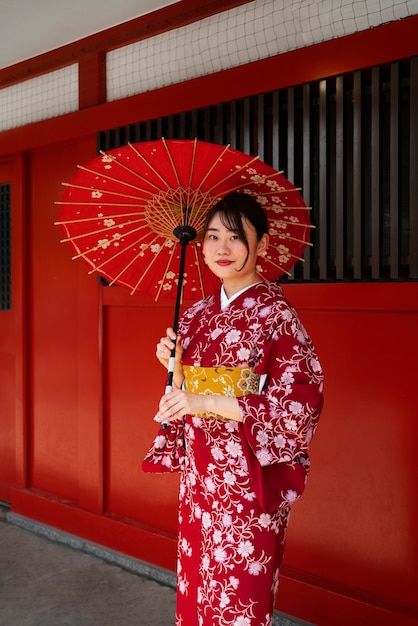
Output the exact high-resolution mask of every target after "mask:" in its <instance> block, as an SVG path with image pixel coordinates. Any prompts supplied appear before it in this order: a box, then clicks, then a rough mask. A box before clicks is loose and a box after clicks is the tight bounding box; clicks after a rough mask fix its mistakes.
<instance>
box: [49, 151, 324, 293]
mask: <svg viewBox="0 0 418 626" xmlns="http://www.w3.org/2000/svg"><path fill="white" fill-rule="evenodd" d="M63 185H64V186H65V190H64V193H63V195H62V198H61V200H60V201H59V202H57V204H58V205H59V217H58V221H57V222H56V223H57V224H59V225H60V226H61V227H62V228H63V230H64V233H65V236H64V238H63V239H62V241H63V242H68V243H69V244H71V246H72V247H73V250H74V252H75V254H74V256H73V259H77V258H81V259H83V260H84V261H86V262H87V264H88V265H89V266H90V273H93V272H97V273H98V274H100V275H102V276H104V277H105V278H106V279H107V280H108V281H109V282H110V283H111V284H113V283H118V284H121V285H125V286H127V287H129V289H130V290H131V293H135V292H138V293H149V294H152V295H153V296H154V298H155V299H156V300H157V299H158V298H160V297H167V296H168V297H174V295H175V294H176V291H177V287H178V283H179V263H180V260H181V259H180V257H181V249H184V248H185V246H178V245H176V244H178V242H179V240H181V237H183V241H182V243H183V244H187V243H189V242H191V245H190V248H191V249H190V252H189V261H188V263H187V266H186V267H185V269H184V282H183V285H182V290H183V291H182V293H183V298H185V299H192V300H197V299H198V298H200V297H204V296H205V295H206V294H207V293H210V292H212V291H213V290H214V288H215V287H217V286H218V285H219V282H218V280H217V279H216V278H215V277H214V276H213V275H212V274H211V272H210V271H208V270H206V269H205V265H204V262H203V258H202V254H201V239H202V234H203V227H204V223H205V216H206V213H207V211H208V210H209V209H210V208H211V207H212V206H213V205H214V204H215V203H216V202H217V201H218V200H219V199H220V198H222V197H224V196H225V195H226V194H227V193H229V192H230V191H240V192H244V193H248V194H250V195H251V196H253V197H254V198H255V199H256V200H257V201H258V202H259V203H260V204H261V205H262V206H263V208H264V209H265V211H266V213H267V217H268V219H269V234H270V245H269V248H268V250H267V254H266V256H265V257H263V258H260V261H259V266H258V267H257V269H258V271H259V273H260V274H261V275H262V276H263V277H265V278H266V279H276V278H278V277H280V276H281V275H283V274H285V273H289V270H290V268H291V267H292V266H293V265H294V263H296V262H297V261H298V260H300V259H301V257H302V254H303V250H304V248H305V246H306V245H309V244H308V240H309V234H310V229H311V228H312V226H311V224H310V221H309V212H308V207H306V206H305V203H304V201H303V199H302V197H301V195H300V193H299V190H298V189H297V188H296V187H294V185H293V184H292V183H290V182H289V181H288V180H287V179H286V178H285V177H284V176H283V175H282V173H281V172H277V171H276V170H274V169H273V168H271V167H270V166H269V165H267V164H265V163H263V162H262V161H260V159H259V157H251V156H249V155H247V154H244V153H242V152H239V151H237V150H234V149H232V148H231V147H230V146H220V145H217V144H212V143H208V142H204V141H198V140H197V139H195V140H167V141H166V140H164V139H162V140H158V141H148V142H141V143H135V144H128V145H126V146H123V147H121V148H116V149H114V150H111V151H109V152H107V153H101V155H100V156H98V157H96V158H95V159H93V160H92V161H90V162H89V163H87V164H86V165H79V166H78V171H77V173H76V174H75V175H74V177H73V178H72V179H71V180H70V181H69V182H67V183H63ZM179 226H183V227H187V228H188V229H189V230H188V231H187V229H186V231H187V232H186V235H185V231H184V229H183V231H181V232H180V231H179V230H178V228H179ZM180 230H181V229H180ZM184 237H186V239H187V241H185V240H184ZM183 263H184V259H183ZM180 273H181V272H180ZM180 282H181V279H180Z"/></svg>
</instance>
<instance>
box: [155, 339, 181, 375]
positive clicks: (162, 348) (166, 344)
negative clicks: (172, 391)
mask: <svg viewBox="0 0 418 626" xmlns="http://www.w3.org/2000/svg"><path fill="white" fill-rule="evenodd" d="M174 346H176V363H175V368H174V380H175V381H176V384H177V385H178V386H179V387H180V386H181V384H182V382H183V367H182V364H181V357H182V354H183V348H182V346H181V344H180V342H178V341H177V342H176V335H175V333H174V330H173V329H172V328H167V331H166V336H165V337H161V339H160V341H159V342H158V343H157V349H156V352H155V354H156V356H157V359H158V360H159V362H160V363H161V364H162V365H163V366H164V367H165V368H166V369H168V360H169V358H170V354H171V351H172V350H173V348H174Z"/></svg>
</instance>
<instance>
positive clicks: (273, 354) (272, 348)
mask: <svg viewBox="0 0 418 626" xmlns="http://www.w3.org/2000/svg"><path fill="white" fill-rule="evenodd" d="M272 327H273V329H274V330H273V331H272V332H271V333H270V336H269V337H268V339H267V341H266V343H265V345H264V346H263V357H262V359H261V361H260V363H259V365H258V366H257V368H256V371H257V372H258V373H259V374H267V379H266V383H265V385H264V388H263V390H262V391H261V393H259V394H254V393H252V394H248V395H245V396H242V397H240V398H238V404H239V408H240V413H241V418H242V422H243V430H244V434H245V438H246V439H247V441H248V443H249V446H250V448H251V449H252V451H253V453H254V455H255V456H256V457H257V459H258V461H259V463H260V465H261V466H267V465H272V464H275V463H287V464H291V465H293V464H294V463H304V460H305V459H307V456H308V455H307V451H308V446H309V443H310V441H311V439H312V436H313V433H314V431H315V428H316V425H317V422H318V418H319V414H320V411H321V408H322V404H323V397H322V389H323V375H322V370H321V366H320V364H319V361H318V358H317V356H316V353H315V351H314V348H313V346H312V343H311V340H310V338H309V337H308V335H307V334H306V331H305V329H304V328H303V326H302V324H301V323H300V321H299V319H298V317H297V315H296V313H295V312H294V311H293V309H291V308H290V307H288V308H285V309H281V310H280V311H279V312H278V313H277V315H276V317H275V319H274V323H273V324H272Z"/></svg>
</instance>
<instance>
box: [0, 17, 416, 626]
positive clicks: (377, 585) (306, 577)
mask: <svg viewBox="0 0 418 626" xmlns="http://www.w3.org/2000/svg"><path fill="white" fill-rule="evenodd" d="M390 27H391V29H393V25H391V26H390ZM404 28H406V27H404ZM408 28H410V23H408ZM375 30H378V29H375ZM397 32H398V35H397V37H398V39H397V40H396V39H395V41H394V40H393V37H392V39H391V40H390V41H391V43H390V46H392V48H391V51H390V53H391V54H392V55H393V56H392V58H397V57H396V56H395V52H394V50H396V49H402V50H404V48H402V46H406V47H408V46H411V42H410V41H408V42H407V44H404V42H403V40H404V39H405V37H404V35H405V32H407V31H403V30H402V28H401V27H400V26H398V31H397ZM408 32H409V31H408ZM363 35H364V34H363ZM363 35H362V36H363ZM392 35H393V31H392ZM373 36H375V35H373ZM348 39H350V38H348ZM384 40H385V39H384V38H382V41H384ZM350 41H352V40H351V39H350ZM386 41H387V40H386ZM336 45H337V44H336V43H335V42H334V43H333V44H332V50H333V51H334V53H335V50H337V51H338V46H337V47H335V46H336ZM382 45H383V44H382ZM415 45H416V44H415ZM390 46H389V47H390ZM370 47H371V49H372V52H371V53H370V54H371V55H372V57H373V59H374V58H375V56H376V54H377V53H376V46H374V47H373V46H370ZM315 49H316V50H317V51H318V50H319V52H318V55H317V56H315V50H313V49H310V51H309V55H310V57H309V58H310V60H311V64H310V65H309V72H310V75H311V74H312V75H313V74H315V71H316V72H317V74H316V77H318V76H321V75H322V76H323V75H325V73H323V74H319V72H324V65H323V63H322V61H321V59H325V55H324V48H323V47H315ZM408 49H409V48H408ZM295 54H296V56H295V57H293V58H294V59H296V58H299V57H298V55H300V51H299V52H297V53H295ZM388 54H389V53H388V46H387V45H386V46H384V51H382V55H383V56H384V55H386V56H387V55H388ZM373 55H374V56H373ZM400 56H401V55H400ZM286 57H287V59H286V60H285V61H286V67H287V62H288V58H289V57H288V56H287V55H286ZM306 58H307V57H306V55H305V59H306ZM339 58H340V60H341V64H342V66H344V67H346V65H344V63H347V62H348V61H347V58H348V52H347V50H346V48H344V46H343V45H342V44H340V57H339ZM382 58H383V57H382ZM315 60H316V61H317V63H315ZM366 61H367V59H366ZM356 62H357V60H356ZM373 62H374V61H373ZM282 63H284V61H283V59H281V58H280V57H277V58H276V59H275V60H271V59H270V60H268V61H267V62H266V63H265V64H264V65H263V64H261V65H260V64H254V65H255V66H256V67H255V68H254V69H253V74H252V76H253V77H254V81H253V82H251V81H250V80H249V78H248V77H249V76H250V74H249V73H248V72H249V71H250V69H251V67H250V68H248V67H247V68H246V73H247V81H246V87H248V85H249V83H251V89H254V90H255V89H258V90H262V89H269V88H271V86H272V81H273V78H272V73H271V67H272V65H273V66H274V67H275V72H274V76H277V75H281V76H282V75H283V74H282V73H281V71H280V70H281V68H283V67H284V66H283V65H282ZM321 63H322V65H321ZM333 63H334V66H335V68H336V69H337V71H340V70H339V66H338V58H335V57H334V59H333ZM364 64H367V63H366V62H365V63H364ZM262 67H264V73H263V72H261V73H260V68H262ZM315 68H316V69H315ZM318 68H319V69H318ZM351 69H353V68H352V67H351ZM241 72H242V69H239V70H237V72H236V73H235V74H234V72H231V71H230V72H227V73H225V76H224V75H220V76H218V87H219V86H220V87H219V89H220V90H221V94H222V96H225V99H228V98H230V97H238V96H239V94H240V93H241V91H242V89H243V87H242V85H241V84H239V80H238V78H237V77H239V76H240V75H241V74H240V73H241ZM234 76H235V79H233V77H234ZM306 79H307V78H306ZM215 80H216V77H213V76H212V77H208V78H207V79H199V86H200V88H199V90H198V92H196V90H195V86H196V81H191V82H190V84H189V85H182V86H180V87H177V88H175V87H172V88H168V89H167V91H166V92H165V93H166V95H167V94H169V95H170V98H171V99H170V100H169V99H167V98H165V99H164V101H163V102H162V101H161V99H160V98H159V95H161V94H157V95H155V94H145V95H144V96H138V97H134V98H130V99H126V100H124V101H122V102H116V103H112V104H109V105H105V104H102V105H97V106H92V107H90V108H87V109H85V110H84V111H81V112H79V113H76V114H72V115H70V116H64V117H63V118H60V119H58V120H48V121H46V122H42V123H39V124H35V125H32V126H30V127H28V128H24V129H15V130H13V131H9V132H6V133H3V134H0V154H2V153H3V154H7V153H9V156H7V158H6V157H4V160H3V161H0V182H6V181H8V182H11V184H12V210H13V294H14V306H13V310H12V311H5V312H0V364H1V365H0V385H1V394H0V499H4V500H7V501H9V502H10V503H11V506H12V509H13V510H14V511H15V512H17V513H21V514H23V515H27V516H29V517H32V518H35V519H38V520H41V521H43V522H45V523H48V524H52V525H55V526H57V527H59V528H61V529H64V530H67V531H69V532H72V533H75V534H79V535H81V536H83V537H86V538H89V539H91V540H93V541H96V542H98V543H102V544H104V545H107V546H109V547H111V548H115V549H117V550H121V551H124V552H126V553H128V554H131V555H133V556H136V557H139V558H141V559H144V560H148V561H150V562H152V563H155V564H158V565H161V566H164V567H167V568H170V569H173V568H174V560H175V535H176V502H177V495H176V489H177V477H176V476H169V475H165V476H155V475H146V474H143V473H142V472H141V471H140V462H141V459H142V457H143V455H144V452H145V450H146V449H147V447H148V446H149V444H150V442H151V439H152V437H153V434H154V432H155V430H156V427H155V423H154V422H153V421H152V417H153V415H154V413H155V410H156V406H157V402H158V398H159V395H160V394H161V390H162V388H163V386H164V374H163V372H162V370H161V369H160V367H159V366H158V365H157V364H156V362H155V359H154V356H153V355H154V347H155V342H156V340H157V338H158V337H159V336H160V335H161V332H162V331H163V329H164V328H165V327H166V326H167V323H168V322H169V321H170V320H171V305H170V304H166V303H164V304H158V305H156V304H155V303H153V302H152V301H151V300H150V299H148V298H146V297H143V296H142V297H141V296H134V297H131V296H130V295H129V293H128V292H125V291H124V290H123V289H121V288H103V287H101V286H100V285H99V283H97V281H96V280H95V279H94V277H91V276H88V275H87V270H86V269H85V268H84V266H83V265H81V264H79V263H74V262H72V261H71V259H70V256H71V255H70V251H69V250H68V249H67V248H65V247H64V246H63V245H62V244H60V243H59V231H58V230H57V228H56V227H54V225H53V221H54V218H55V209H54V204H53V202H54V200H56V199H57V198H58V196H59V194H60V182H61V181H63V180H67V179H68V178H69V177H70V176H71V174H72V173H73V171H74V166H75V164H76V163H80V162H84V161H87V160H89V159H90V158H91V157H92V156H94V154H95V150H96V147H95V132H96V130H98V129H99V128H105V127H106V126H112V125H113V126H116V125H118V124H123V123H126V120H129V121H133V120H135V119H136V118H137V117H138V110H141V115H142V116H143V118H144V119H146V116H147V115H148V116H151V114H152V115H160V114H164V113H169V112H172V111H174V110H181V107H182V106H183V103H185V102H187V107H186V108H192V107H194V106H200V103H201V102H203V101H204V100H205V99H206V103H209V102H210V101H211V99H212V98H213V90H212V85H213V83H214V81H215ZM303 80H305V79H303ZM276 83H277V81H276ZM276 83H275V84H274V85H273V86H278V85H277V84H276ZM254 85H255V86H254ZM262 85H264V87H261V86H262ZM222 89H223V91H222ZM217 98H218V100H219V99H220V93H219V91H218V96H217ZM138 103H142V106H141V108H140V109H139V108H138V107H137V106H136V105H138ZM156 103H157V104H158V107H157V108H158V111H156V109H155V106H156ZM133 104H135V107H133ZM164 107H165V109H164ZM183 108H185V107H184V106H183ZM151 112H152V113H151ZM99 114H100V115H99ZM13 145H15V146H19V150H24V152H19V153H16V152H14V153H13V150H12V146H13ZM286 290H287V295H288V297H289V299H290V300H291V301H292V302H293V304H294V305H295V306H296V307H297V308H298V310H299V311H300V314H301V317H302V319H303V321H304V322H305V325H306V326H307V328H308V330H309V332H310V333H311V335H312V337H313V339H314V341H315V343H316V346H317V349H318V352H319V354H320V357H321V360H322V363H323V365H324V369H325V372H326V404H325V410H324V413H323V417H322V421H321V425H320V428H319V429H318V432H317V435H316V439H315V441H314V443H313V450H312V459H313V468H312V472H311V479H310V482H309V485H308V488H307V490H306V493H305V495H304V498H303V499H302V501H301V502H300V503H298V504H297V505H296V507H295V509H294V512H293V516H292V520H291V525H290V529H289V533H288V543H287V551H286V557H285V564H284V567H283V577H282V583H281V588H280V592H279V597H278V608H280V609H281V610H283V611H286V612H288V613H290V614H293V615H296V616H299V617H301V618H304V619H306V620H309V621H311V622H314V623H316V624H318V625H319V626H349V625H350V626H352V625H353V624H355V625H356V626H363V625H364V626H374V625H376V626H377V625H379V626H389V625H390V626H393V624H396V626H412V624H416V620H417V618H418V601H417V596H416V589H415V583H416V576H417V570H418V567H417V566H418V550H417V540H416V528H417V522H418V519H417V499H416V493H415V492H416V488H415V486H414V477H415V476H416V469H415V459H414V456H415V442H416V441H417V435H418V433H417V428H418V426H417V424H418V421H417V419H416V417H417V409H416V404H417V392H416V369H417V368H416V354H417V353H418V334H417V332H416V328H417V325H418V288H417V284H416V283H409V284H408V283H398V284H390V283H374V284H371V283H369V284H367V283H360V284H347V283H345V284H325V285H320V284H308V285H289V286H288V287H287V288H286Z"/></svg>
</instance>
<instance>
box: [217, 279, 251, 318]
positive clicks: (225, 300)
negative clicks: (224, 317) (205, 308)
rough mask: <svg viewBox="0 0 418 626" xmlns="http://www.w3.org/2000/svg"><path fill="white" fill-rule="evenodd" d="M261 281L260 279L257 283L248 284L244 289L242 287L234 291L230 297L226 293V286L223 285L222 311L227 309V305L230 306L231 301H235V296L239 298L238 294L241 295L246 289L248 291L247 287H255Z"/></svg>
mask: <svg viewBox="0 0 418 626" xmlns="http://www.w3.org/2000/svg"><path fill="white" fill-rule="evenodd" d="M259 282H260V281H257V282H255V283H252V284H251V285H248V286H247V287H244V289H240V290H239V291H237V292H236V293H234V294H233V295H232V296H231V297H230V298H228V296H227V295H226V293H225V289H224V286H223V285H222V287H221V309H222V311H223V310H224V309H226V307H227V306H229V305H230V304H231V302H233V301H234V300H235V298H238V296H240V295H241V294H242V293H244V291H247V289H250V287H254V285H257V284H258V283H259Z"/></svg>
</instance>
